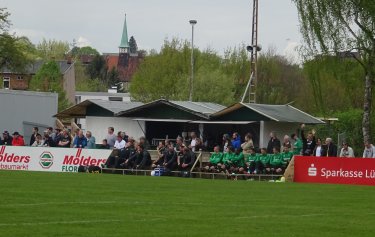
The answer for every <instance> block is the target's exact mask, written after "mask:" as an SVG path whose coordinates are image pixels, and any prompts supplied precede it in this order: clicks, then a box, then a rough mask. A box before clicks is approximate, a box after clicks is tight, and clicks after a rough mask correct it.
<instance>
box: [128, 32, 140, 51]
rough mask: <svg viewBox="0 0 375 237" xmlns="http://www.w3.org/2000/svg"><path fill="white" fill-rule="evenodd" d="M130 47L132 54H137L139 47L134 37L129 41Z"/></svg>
mask: <svg viewBox="0 0 375 237" xmlns="http://www.w3.org/2000/svg"><path fill="white" fill-rule="evenodd" d="M129 47H130V53H137V51H138V46H137V42H136V41H135V39H134V37H133V36H132V37H130V39H129Z"/></svg>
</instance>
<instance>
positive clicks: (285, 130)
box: [259, 121, 299, 147]
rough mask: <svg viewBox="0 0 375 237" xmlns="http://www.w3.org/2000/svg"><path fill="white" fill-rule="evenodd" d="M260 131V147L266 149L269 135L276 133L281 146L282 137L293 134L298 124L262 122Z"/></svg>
mask: <svg viewBox="0 0 375 237" xmlns="http://www.w3.org/2000/svg"><path fill="white" fill-rule="evenodd" d="M262 123H263V124H264V125H263V131H262ZM262 123H261V129H260V139H259V140H260V141H259V146H260V147H267V145H268V141H269V140H270V133H271V132H276V136H277V138H278V139H279V140H280V142H281V145H282V143H283V138H284V135H288V136H290V135H291V134H292V133H295V132H296V130H297V129H298V127H299V123H282V122H273V121H272V122H262Z"/></svg>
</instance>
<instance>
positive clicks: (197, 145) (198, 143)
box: [195, 137, 204, 152]
mask: <svg viewBox="0 0 375 237" xmlns="http://www.w3.org/2000/svg"><path fill="white" fill-rule="evenodd" d="M203 149H204V145H203V142H202V140H201V139H200V138H199V137H197V138H196V139H195V151H196V152H198V151H202V150H203Z"/></svg>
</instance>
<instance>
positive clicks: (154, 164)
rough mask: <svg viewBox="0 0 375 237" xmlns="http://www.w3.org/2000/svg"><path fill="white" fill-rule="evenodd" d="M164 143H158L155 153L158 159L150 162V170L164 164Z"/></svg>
mask: <svg viewBox="0 0 375 237" xmlns="http://www.w3.org/2000/svg"><path fill="white" fill-rule="evenodd" d="M165 150H166V149H165V142H164V141H160V142H159V145H158V147H156V151H157V153H158V158H157V159H156V160H155V161H154V162H152V165H151V168H156V167H160V166H162V165H163V163H164V152H165Z"/></svg>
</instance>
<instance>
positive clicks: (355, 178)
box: [294, 156, 375, 185]
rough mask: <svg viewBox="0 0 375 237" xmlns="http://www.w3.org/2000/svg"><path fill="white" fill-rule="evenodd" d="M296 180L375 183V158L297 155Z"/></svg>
mask: <svg viewBox="0 0 375 237" xmlns="http://www.w3.org/2000/svg"><path fill="white" fill-rule="evenodd" d="M294 181H295V182H307V183H331V184H360V185H375V159H372V158H337V157H335V158H334V157H324V158H323V157H312V156H295V160H294Z"/></svg>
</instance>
